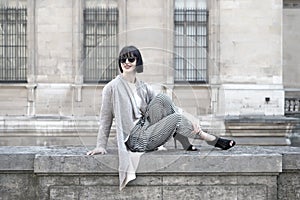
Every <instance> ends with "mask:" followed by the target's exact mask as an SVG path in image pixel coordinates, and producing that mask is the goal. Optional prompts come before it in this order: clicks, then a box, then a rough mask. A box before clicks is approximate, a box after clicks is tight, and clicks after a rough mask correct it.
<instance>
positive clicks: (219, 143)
mask: <svg viewBox="0 0 300 200" xmlns="http://www.w3.org/2000/svg"><path fill="white" fill-rule="evenodd" d="M215 137H216V139H214V140H213V141H206V143H207V144H209V145H212V146H215V147H218V148H221V149H222V150H228V149H230V148H232V147H234V145H235V141H234V140H228V139H224V138H220V137H217V136H215Z"/></svg>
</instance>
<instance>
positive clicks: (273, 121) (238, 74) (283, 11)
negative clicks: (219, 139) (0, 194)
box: [0, 0, 300, 145]
mask: <svg viewBox="0 0 300 200" xmlns="http://www.w3.org/2000/svg"><path fill="white" fill-rule="evenodd" d="M0 2H1V6H2V7H3V9H6V8H11V7H23V8H26V9H27V21H26V22H27V24H26V59H27V60H26V70H27V71H26V80H24V81H23V82H13V81H6V80H5V79H3V77H2V80H1V83H0V91H1V93H0V102H1V103H0V108H1V109H0V117H1V118H0V119H1V121H0V129H1V132H0V137H1V138H2V139H1V140H0V145H50V144H74V145H75V144H76V145H77V144H84V145H92V144H94V141H95V137H96V134H97V128H98V124H97V118H98V115H99V110H100V102H101V91H102V89H103V87H104V84H105V83H104V82H101V81H100V82H89V81H86V77H85V76H86V70H87V69H86V66H87V63H88V62H89V61H88V60H89V58H91V57H93V56H94V55H96V54H97V52H98V50H99V51H102V52H106V53H107V52H108V50H107V51H105V48H106V47H107V46H106V45H107V44H106V43H108V44H109V46H110V47H112V46H114V47H115V48H117V51H115V50H116V49H115V50H113V51H112V52H110V56H112V54H113V53H115V52H116V55H115V56H116V57H117V53H118V51H119V49H120V48H122V47H123V46H124V45H135V46H137V47H139V48H140V50H141V52H142V55H143V58H144V73H143V74H139V77H140V78H141V79H143V80H145V81H147V82H150V83H151V84H152V85H153V87H154V89H155V90H157V91H158V92H164V93H166V94H168V95H169V96H170V97H171V98H172V99H173V100H174V102H175V103H176V104H177V105H178V106H180V107H182V108H184V109H185V110H186V111H188V112H189V113H191V114H193V115H195V116H197V117H198V118H199V120H200V122H201V124H202V125H203V127H204V128H205V129H207V130H208V131H209V132H212V133H215V134H221V135H222V134H223V135H227V136H232V137H236V138H237V140H238V141H239V142H240V144H279V145H286V144H289V141H287V140H286V139H287V137H288V136H289V134H290V133H291V127H293V126H294V121H295V119H291V118H290V116H291V115H296V114H299V98H300V80H299V79H298V77H299V75H300V68H299V63H300V60H299V59H300V58H299V56H298V55H297V52H299V50H300V49H299V48H300V47H299V46H298V45H297V43H298V42H297V41H299V39H300V38H299V33H298V32H299V31H298V30H299V28H300V25H299V23H298V22H299V16H300V1H297V0H283V1H282V0H265V1H259V0H243V1H236V0H211V1H207V2H206V1H204V0H200V1H196V0H164V1H161V0H152V1H146V0H115V1H112V0H110V1H108V0H86V1H84V0H54V1H53V0H14V1H6V0H2V1H0ZM88 8H93V9H100V10H101V9H102V10H103V9H104V10H107V9H108V8H114V9H115V10H117V20H116V21H114V23H117V26H116V27H115V29H111V30H110V31H112V30H114V31H116V34H115V35H109V36H106V37H105V36H103V35H100V34H99V35H97V36H96V37H102V39H101V41H102V42H101V41H100V42H98V43H97V44H96V46H95V49H94V50H93V49H92V50H91V49H90V51H89V53H87V47H89V46H88V45H89V42H90V41H89V38H88V37H89V35H88V34H87V32H86V31H87V30H88V28H87V26H85V25H86V23H87V21H85V20H86V19H87V18H86V15H84V13H85V11H86V10H87V9H88ZM176 10H177V11H178V12H179V13H180V12H181V11H182V10H183V11H184V12H186V11H187V10H188V11H191V10H192V11H194V10H199V11H205V14H206V15H205V16H206V18H205V23H203V21H201V22H199V26H200V29H199V30H200V31H204V34H203V32H201V34H200V33H199V32H196V34H194V33H193V34H191V33H192V32H188V30H189V29H188V28H187V29H186V32H185V34H182V35H181V36H182V37H184V38H185V39H183V40H184V41H186V43H185V44H184V45H183V47H186V49H185V50H184V51H185V52H188V48H189V47H187V46H188V45H187V43H189V42H192V43H195V44H196V45H194V47H195V46H196V47H199V46H201V45H202V46H201V48H200V49H201V52H202V50H203V51H204V56H203V55H202V57H201V58H204V59H205V62H204V64H203V65H202V66H203V67H204V68H201V70H202V71H201V70H200V69H198V64H199V63H197V64H195V65H193V63H192V67H191V69H192V71H193V72H195V73H199V74H201V76H202V77H204V78H203V79H201V80H200V79H196V81H195V80H194V79H193V80H192V81H190V80H189V77H190V75H186V76H185V78H186V79H185V80H184V81H178V78H177V77H176V69H175V66H176V62H177V61H176V59H175V58H176V56H178V55H179V53H178V52H179V50H178V49H180V47H181V46H180V45H178V44H177V43H176V41H177V39H178V38H179V37H180V36H178V34H177V33H178V32H177V29H176V27H179V28H180V25H177V24H176V17H178V16H179V17H180V14H178V15H176V14H175V13H176ZM106 14H107V13H106ZM198 14H199V13H198ZM198 14H197V12H196V14H194V15H191V17H195V18H197V16H198ZM199 15H200V14H199ZM185 16H188V15H186V14H185ZM3 19H4V18H3ZM112 21H113V20H111V21H108V22H107V23H110V22H112ZM190 21H193V20H190ZM93 23H97V20H95V21H94V22H93ZM112 24H113V23H112ZM179 24H180V23H179ZM195 24H196V22H195ZM113 25H116V24H113ZM184 26H185V28H186V27H187V26H188V25H184ZM195 26H196V25H195ZM3 27H4V26H3V21H2V27H1V28H2V29H3V33H4V28H3ZM201 28H202V29H201ZM197 30H198V29H197ZM197 34H198V35H197ZM194 36H195V37H198V36H199V37H200V36H201V37H204V39H203V38H202V39H199V40H196V42H195V41H194V40H193V37H194ZM190 37H191V38H192V39H191V38H190ZM4 38H5V37H4V34H2V38H1V39H2V41H4V40H5V39H4ZM103 38H104V39H103ZM113 41H116V43H117V44H115V43H114V42H113ZM199 41H201V42H204V44H202V43H201V44H200V43H199ZM1 45H2V49H3V51H2V60H4V59H6V58H5V57H4V53H3V52H4V49H5V48H7V45H5V44H4V42H2V44H1ZM192 46H193V45H192ZM176 48H177V50H178V51H177V50H176ZM103 49H104V51H103ZM199 52H200V50H199ZM186 54H187V53H186ZM0 56H1V55H0ZM180 56H182V55H179V57H180ZM197 56H198V54H196V56H195V59H196V58H197ZM182 57H184V56H182ZM184 58H185V57H184ZM191 59H192V58H191ZM187 60H188V59H187ZM189 62H190V60H188V61H185V63H186V64H189ZM0 64H1V62H0ZM96 64H97V62H96ZM113 64H115V63H114V62H112V66H113V67H117V65H113ZM4 65H6V62H2V68H1V69H2V72H3V71H4V70H3V69H6V70H7V68H5V67H4ZM98 65H99V64H98ZM96 67H97V66H96ZM103 69H104V70H106V69H110V68H109V66H106V65H105V66H103ZM179 70H180V69H178V71H179ZM184 70H187V69H186V68H184ZM91 73H92V74H93V73H99V71H92V72H91ZM100 73H102V72H100ZM112 73H114V72H113V71H112ZM2 75H3V74H2ZM99 76H101V75H100V74H99ZM191 76H193V75H191ZM187 77H188V78H187ZM100 79H101V78H100ZM297 106H298V107H297ZM287 115H288V116H289V117H287ZM274 130H276V131H274ZM266 136H267V137H266ZM266 138H267V139H266Z"/></svg>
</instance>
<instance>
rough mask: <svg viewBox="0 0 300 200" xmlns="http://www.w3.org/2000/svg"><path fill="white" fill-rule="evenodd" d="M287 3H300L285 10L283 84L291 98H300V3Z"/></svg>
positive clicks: (288, 5)
mask: <svg viewBox="0 0 300 200" xmlns="http://www.w3.org/2000/svg"><path fill="white" fill-rule="evenodd" d="M286 2H287V3H298V4H296V5H295V6H292V5H291V4H287V5H286V7H284V9H283V42H282V48H283V84H284V87H285V90H286V91H287V95H288V96H289V97H300V94H299V91H300V79H299V77H300V70H299V63H300V57H299V55H298V52H299V51H300V46H299V43H298V42H296V41H299V39H300V33H299V31H300V23H299V19H300V6H299V5H300V2H299V1H286Z"/></svg>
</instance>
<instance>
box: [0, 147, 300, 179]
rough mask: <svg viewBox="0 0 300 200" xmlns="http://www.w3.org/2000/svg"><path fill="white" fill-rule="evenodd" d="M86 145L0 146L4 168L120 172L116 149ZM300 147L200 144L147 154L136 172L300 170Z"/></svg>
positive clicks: (74, 171)
mask: <svg viewBox="0 0 300 200" xmlns="http://www.w3.org/2000/svg"><path fill="white" fill-rule="evenodd" d="M87 150H88V149H87V148H86V147H55V146H53V147H38V146H34V147H0V160H1V162H0V173H1V171H19V170H20V171H33V172H34V173H37V174H38V173H68V174H69V173H70V174H72V173H117V169H118V156H117V151H116V150H115V149H109V150H108V152H109V153H108V154H106V155H95V156H86V155H85V153H86V152H87ZM299 158H300V148H298V147H258V146H241V147H239V146H237V147H235V148H233V149H231V150H229V151H221V150H218V149H214V148H210V147H201V148H200V151H198V152H186V151H183V150H173V149H172V150H168V151H156V152H150V153H146V154H144V155H143V156H142V158H141V162H140V166H139V168H138V171H137V173H143V174H144V173H280V172H282V170H299V169H300V161H299V160H300V159H299ZM149 161H151V162H149Z"/></svg>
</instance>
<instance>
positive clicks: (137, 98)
mask: <svg viewBox="0 0 300 200" xmlns="http://www.w3.org/2000/svg"><path fill="white" fill-rule="evenodd" d="M127 83H128V85H129V87H130V90H131V92H132V94H133V97H134V101H135V104H136V107H137V108H138V110H139V111H140V110H141V105H142V99H141V97H140V96H139V95H138V93H137V88H136V84H135V83H130V82H127ZM138 117H139V118H140V117H142V112H139V116H138ZM137 121H138V120H137ZM137 121H136V122H137ZM136 122H135V124H136Z"/></svg>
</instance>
